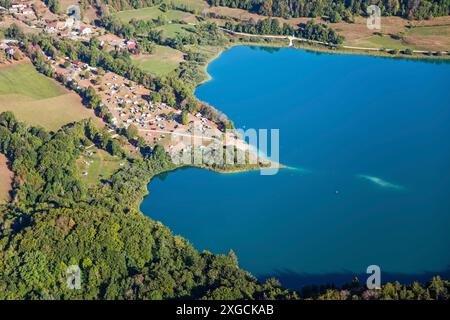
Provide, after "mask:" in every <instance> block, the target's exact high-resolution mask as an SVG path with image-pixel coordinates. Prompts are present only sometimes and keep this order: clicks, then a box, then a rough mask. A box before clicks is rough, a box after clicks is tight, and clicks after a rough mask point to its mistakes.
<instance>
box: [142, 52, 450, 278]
mask: <svg viewBox="0 0 450 320" xmlns="http://www.w3.org/2000/svg"><path fill="white" fill-rule="evenodd" d="M208 71H209V73H210V74H211V75H212V77H213V80H211V81H209V82H207V83H205V84H204V85H202V86H200V87H199V88H198V89H197V91H196V95H197V96H198V97H199V98H200V99H202V100H204V101H207V102H209V103H210V104H212V105H214V106H215V107H216V108H218V109H219V110H222V111H224V112H225V113H226V114H227V115H228V116H229V117H230V118H231V119H233V120H234V122H235V124H236V126H237V127H241V128H242V127H244V128H257V129H259V128H268V129H270V128H279V129H280V145H281V146H280V161H281V162H282V163H283V164H286V165H288V166H290V167H293V168H297V169H298V170H292V169H283V170H281V171H280V172H279V174H277V175H274V176H262V175H260V174H259V172H249V173H240V174H232V175H222V174H217V173H213V172H209V171H204V170H200V169H183V170H178V171H176V172H173V173H170V174H168V175H164V176H161V177H160V178H155V179H154V180H153V181H152V182H151V183H150V184H149V190H150V195H149V196H148V197H146V198H145V200H144V202H143V204H142V207H141V209H142V211H143V212H144V213H146V214H148V215H149V216H150V217H152V218H153V219H156V220H160V221H162V222H163V223H164V224H165V225H167V226H169V227H170V228H171V229H172V230H173V231H174V232H175V233H177V234H181V235H182V236H184V237H186V238H187V239H189V240H190V241H191V242H192V243H193V244H194V246H195V247H196V248H198V249H209V250H211V251H213V252H217V253H226V252H227V251H228V250H229V249H233V250H234V251H236V253H237V255H238V258H239V261H240V265H241V266H242V267H243V268H246V269H247V270H249V271H251V272H253V273H254V274H255V275H258V276H261V277H263V276H267V275H276V276H278V277H279V278H281V279H282V282H283V283H284V284H286V285H290V286H298V285H302V284H306V283H308V282H316V283H320V282H329V281H336V282H339V280H341V278H342V279H343V280H349V275H350V274H361V273H364V272H365V270H366V268H367V266H368V265H371V264H377V265H379V266H380V267H381V270H382V272H383V273H384V274H385V275H386V276H387V277H389V276H393V277H395V278H399V279H402V277H413V278H417V277H419V275H423V274H426V275H428V273H427V272H431V273H434V272H441V273H444V272H447V270H448V269H449V266H450V250H449V248H450V233H449V229H450V197H449V196H450V91H449V89H450V87H449V83H450V65H449V64H445V63H441V64H438V63H425V62H419V61H411V60H394V59H385V58H376V57H367V56H354V55H331V54H317V53H311V52H307V51H303V50H295V49H262V48H255V47H244V46H239V47H234V48H232V49H230V50H228V51H226V52H224V53H223V55H222V56H221V57H220V58H218V59H217V60H215V61H213V62H212V63H211V64H210V66H209V69H208ZM384 279H386V277H385V278H384Z"/></svg>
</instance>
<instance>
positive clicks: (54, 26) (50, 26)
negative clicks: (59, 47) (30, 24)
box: [44, 21, 58, 33]
mask: <svg viewBox="0 0 450 320" xmlns="http://www.w3.org/2000/svg"><path fill="white" fill-rule="evenodd" d="M57 30H58V22H57V21H53V22H48V23H47V26H46V27H45V29H44V31H45V32H47V33H55V32H56V31H57Z"/></svg>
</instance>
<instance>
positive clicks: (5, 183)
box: [0, 153, 14, 203]
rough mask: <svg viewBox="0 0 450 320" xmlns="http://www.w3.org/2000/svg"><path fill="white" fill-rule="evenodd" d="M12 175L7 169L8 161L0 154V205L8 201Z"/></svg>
mask: <svg viewBox="0 0 450 320" xmlns="http://www.w3.org/2000/svg"><path fill="white" fill-rule="evenodd" d="M13 177H14V174H13V172H12V171H11V170H9V168H8V160H7V159H6V157H5V156H4V155H3V154H1V153H0V203H4V202H7V201H9V200H10V199H9V198H10V196H9V192H10V191H11V188H12V182H13Z"/></svg>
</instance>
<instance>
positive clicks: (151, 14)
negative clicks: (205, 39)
mask: <svg viewBox="0 0 450 320" xmlns="http://www.w3.org/2000/svg"><path fill="white" fill-rule="evenodd" d="M115 16H116V17H118V18H119V19H120V20H122V21H124V22H129V21H130V20H131V19H138V20H150V19H157V18H158V17H160V16H162V17H164V18H165V19H166V20H169V21H184V22H186V23H196V22H197V19H196V18H195V16H194V15H193V14H191V13H189V12H184V11H181V10H167V11H162V10H161V9H160V7H147V8H141V9H133V10H125V11H119V12H117V13H116V14H115Z"/></svg>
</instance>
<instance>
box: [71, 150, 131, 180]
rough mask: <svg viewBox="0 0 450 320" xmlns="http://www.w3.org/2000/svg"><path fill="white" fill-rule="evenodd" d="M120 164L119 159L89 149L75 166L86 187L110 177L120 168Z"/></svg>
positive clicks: (104, 152)
mask: <svg viewBox="0 0 450 320" xmlns="http://www.w3.org/2000/svg"><path fill="white" fill-rule="evenodd" d="M122 161H123V160H122ZM120 162H121V160H120V159H119V158H117V157H113V156H111V155H110V154H109V153H107V152H106V151H104V150H101V149H97V148H96V147H91V148H89V149H87V150H86V151H85V152H84V153H83V155H82V156H81V158H80V159H79V160H78V161H77V165H78V169H79V171H80V176H81V180H82V181H84V182H86V183H87V184H88V185H95V184H97V183H99V182H100V180H101V179H108V178H109V177H111V175H112V174H113V173H114V172H115V171H116V170H117V169H119V168H120ZM86 173H87V175H86Z"/></svg>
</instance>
